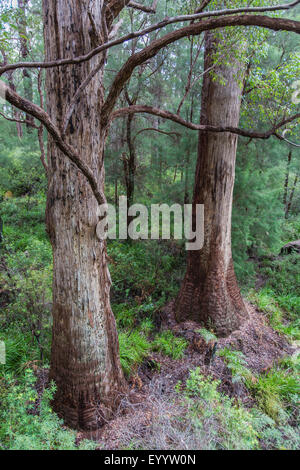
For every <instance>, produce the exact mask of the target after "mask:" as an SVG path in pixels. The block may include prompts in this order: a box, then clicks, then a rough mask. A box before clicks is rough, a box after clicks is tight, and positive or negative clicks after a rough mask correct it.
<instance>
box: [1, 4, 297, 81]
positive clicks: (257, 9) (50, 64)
mask: <svg viewBox="0 0 300 470" xmlns="http://www.w3.org/2000/svg"><path fill="white" fill-rule="evenodd" d="M111 3H119V4H121V3H122V5H123V6H122V8H120V5H119V10H120V11H121V10H122V9H123V7H124V3H125V6H126V4H127V3H128V0H127V2H126V0H123V1H122V2H120V1H119V2H111ZM299 3H300V0H295V1H294V2H292V3H287V4H283V5H277V6H272V7H253V8H232V9H225V10H217V11H208V12H202V13H196V14H193V15H181V16H176V17H172V18H165V19H164V20H162V21H160V22H159V23H156V24H154V25H151V26H149V27H148V28H145V29H143V30H141V31H136V32H132V33H129V34H127V35H126V36H123V37H120V38H118V39H114V40H111V41H108V42H107V43H105V44H101V45H100V46H98V47H96V48H95V49H92V50H91V51H90V52H89V53H88V54H85V55H82V56H78V57H72V58H71V57H70V58H68V59H59V60H53V61H50V62H18V63H15V64H6V65H4V66H2V67H0V76H1V75H2V74H3V73H5V72H8V71H9V70H16V69H20V68H52V67H61V66H62V65H76V64H80V63H82V62H87V61H88V60H90V59H92V58H93V57H94V56H96V55H97V54H100V52H102V51H104V50H106V49H110V48H111V47H114V46H117V45H119V44H123V43H124V42H127V41H130V40H131V39H135V38H138V37H141V36H145V35H146V34H149V33H152V32H153V31H157V30H159V29H162V28H164V27H165V26H168V25H170V24H175V23H180V22H183V21H195V20H200V19H203V18H211V17H219V16H221V17H222V16H224V15H233V14H237V13H259V12H260V13H262V12H268V11H279V10H289V9H291V8H293V7H294V6H296V5H298V4H299ZM107 11H110V12H111V11H113V12H114V13H111V14H110V16H111V17H112V16H113V19H114V18H115V17H116V16H117V14H115V10H114V9H113V7H112V6H110V4H109V5H108V6H107ZM116 11H117V10H116ZM118 14H119V13H118ZM233 18H234V17H233ZM237 18H239V17H237ZM257 18H258V17H257ZM269 19H270V20H271V19H272V20H273V21H274V20H275V21H276V20H277V21H278V20H279V21H280V20H281V21H283V19H281V18H269ZM285 21H287V22H289V26H288V27H287V28H286V27H284V26H283V27H279V28H278V29H286V30H287V31H295V32H297V24H298V23H299V22H297V21H292V20H285ZM107 23H108V27H109V24H110V22H109V20H107ZM291 23H294V26H293V27H292V25H291ZM197 24H198V23H197ZM242 25H243V24H242ZM191 26H193V25H191ZM194 26H195V25H194ZM225 26H235V23H234V24H232V25H231V24H226V25H225ZM253 26H263V27H266V28H268V27H269V26H265V25H261V24H259V23H255V22H254V23H253ZM216 27H221V26H216ZM208 29H213V27H212V28H208ZM270 29H275V28H270ZM204 30H205V29H203V30H201V31H200V32H202V31H204ZM178 31H181V29H180V30H178ZM191 34H192V33H191ZM196 34H197V33H196ZM186 35H188V34H186ZM183 36H184V35H183ZM183 36H180V37H183Z"/></svg>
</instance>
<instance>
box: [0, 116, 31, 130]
mask: <svg viewBox="0 0 300 470" xmlns="http://www.w3.org/2000/svg"><path fill="white" fill-rule="evenodd" d="M0 116H1V117H3V118H4V119H6V120H7V121H10V122H16V123H17V124H26V125H27V126H30V127H33V128H34V129H38V126H36V125H35V124H34V123H33V122H31V121H29V120H28V119H16V118H10V117H8V116H6V115H5V114H4V113H1V112H0Z"/></svg>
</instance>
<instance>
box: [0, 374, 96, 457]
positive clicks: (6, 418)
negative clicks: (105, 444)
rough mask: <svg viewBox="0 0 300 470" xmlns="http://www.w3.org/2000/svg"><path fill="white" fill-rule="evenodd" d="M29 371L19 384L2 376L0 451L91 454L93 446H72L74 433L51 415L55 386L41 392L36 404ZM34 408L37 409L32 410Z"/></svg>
mask: <svg viewBox="0 0 300 470" xmlns="http://www.w3.org/2000/svg"><path fill="white" fill-rule="evenodd" d="M35 381H36V380H35V377H34V375H33V373H32V371H31V370H30V369H27V370H26V372H25V378H24V381H22V382H19V383H17V382H15V380H14V379H13V378H12V376H11V375H9V374H6V375H5V376H4V377H2V378H1V379H0V448H1V449H2V450H92V449H95V447H96V444H95V443H94V442H90V441H82V442H81V443H80V445H79V446H76V444H75V438H76V432H75V431H70V430H66V429H65V428H64V427H63V422H62V420H60V419H59V418H58V416H57V415H56V414H55V413H54V412H53V411H52V409H51V407H50V401H51V400H52V399H53V395H54V392H55V386H54V384H53V383H52V384H51V385H50V386H49V388H48V389H45V390H44V392H43V394H42V396H41V397H40V400H39V401H37V399H38V395H37V392H36V390H35V388H34V385H35ZM36 408H37V409H36Z"/></svg>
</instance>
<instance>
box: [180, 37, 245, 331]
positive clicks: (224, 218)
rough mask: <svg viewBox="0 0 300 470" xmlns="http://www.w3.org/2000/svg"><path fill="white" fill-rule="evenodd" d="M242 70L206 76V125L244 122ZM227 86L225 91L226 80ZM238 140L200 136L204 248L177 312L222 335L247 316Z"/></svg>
mask: <svg viewBox="0 0 300 470" xmlns="http://www.w3.org/2000/svg"><path fill="white" fill-rule="evenodd" d="M217 44H218V41H217V40H216V38H215V36H214V35H213V33H207V34H206V44H205V70H207V69H209V67H210V66H211V65H212V61H213V57H214V51H215V49H216V47H217ZM241 72H242V65H241V64H239V63H238V61H237V59H235V58H232V64H231V65H220V66H218V67H217V69H215V72H214V75H215V76H214V77H213V76H212V75H211V74H206V75H205V78H204V81H203V88H202V103H201V124H204V125H205V124H209V125H214V126H220V125H223V126H234V127H236V126H237V125H238V122H239V114H240V102H241V93H242V92H241V88H240V86H239V84H238V79H237V77H238V76H240V75H241ZM221 78H222V80H225V85H224V84H222V83H221V80H220V79H221ZM236 147H237V136H236V135H233V134H231V133H229V132H228V133H224V134H215V133H212V132H200V133H199V148H198V160H197V167H196V175H195V186H194V197H193V212H195V205H196V204H204V213H205V215H204V247H203V249H202V250H197V251H190V252H188V262H187V271H186V275H185V278H184V281H183V284H182V286H181V289H180V292H179V295H178V297H177V299H176V302H175V305H174V308H175V316H176V319H177V321H183V320H186V319H192V320H194V321H197V322H199V323H202V324H204V325H206V326H207V327H212V328H213V329H214V330H215V331H216V333H218V334H219V335H227V334H228V333H230V332H231V331H233V330H234V329H236V328H238V327H239V325H240V324H241V322H242V321H243V319H245V318H246V317H247V311H246V308H245V305H244V302H243V300H242V297H241V294H240V291H239V288H238V284H237V280H236V276H235V273H234V267H233V261H232V254H231V211H232V194H233V186H234V175H235V159H236Z"/></svg>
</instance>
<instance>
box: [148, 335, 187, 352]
mask: <svg viewBox="0 0 300 470" xmlns="http://www.w3.org/2000/svg"><path fill="white" fill-rule="evenodd" d="M187 346H188V343H187V341H186V340H185V339H184V338H180V337H177V336H174V334H173V333H172V331H170V330H166V331H163V332H161V333H159V334H157V335H156V336H155V339H154V341H153V343H152V349H153V351H158V352H161V353H162V354H165V355H166V356H169V357H171V358H172V359H181V358H183V356H184V351H185V349H186V348H187Z"/></svg>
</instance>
